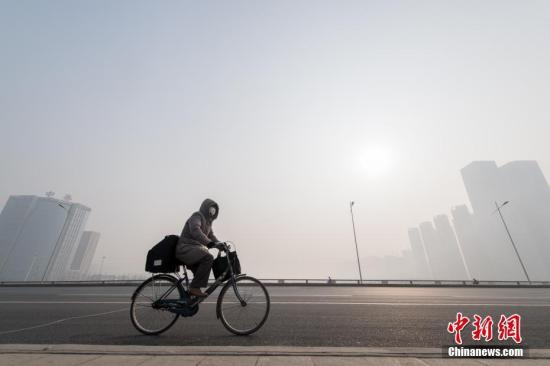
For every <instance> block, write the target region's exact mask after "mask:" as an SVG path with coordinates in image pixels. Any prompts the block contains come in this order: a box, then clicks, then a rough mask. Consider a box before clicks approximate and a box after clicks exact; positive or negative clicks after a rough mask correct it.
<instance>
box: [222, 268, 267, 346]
mask: <svg viewBox="0 0 550 366" xmlns="http://www.w3.org/2000/svg"><path fill="white" fill-rule="evenodd" d="M237 292H238V294H239V296H237ZM239 297H240V299H239ZM241 300H242V302H241ZM269 309H270V300H269V294H268V293H267V290H266V288H265V286H264V285H263V284H262V283H261V282H260V281H258V280H257V279H255V278H253V277H249V276H242V277H237V278H236V279H235V283H232V281H229V282H227V283H226V284H225V286H224V287H223V288H222V290H221V292H220V298H219V300H218V315H219V317H220V320H221V322H222V324H223V326H224V327H225V328H226V329H227V330H229V331H230V332H231V333H233V334H236V335H249V334H252V333H254V332H256V331H257V330H258V329H260V328H261V327H262V325H264V323H265V321H266V320H267V316H268V315H269Z"/></svg>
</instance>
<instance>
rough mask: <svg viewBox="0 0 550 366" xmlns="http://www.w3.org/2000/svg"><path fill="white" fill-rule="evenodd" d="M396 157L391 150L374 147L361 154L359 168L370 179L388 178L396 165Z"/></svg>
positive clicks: (386, 147)
mask: <svg viewBox="0 0 550 366" xmlns="http://www.w3.org/2000/svg"><path fill="white" fill-rule="evenodd" d="M394 161H395V156H394V153H393V151H392V149H391V148H389V147H388V146H384V145H372V146H369V147H367V148H365V149H364V150H363V151H362V152H361V153H360V154H359V168H360V169H361V171H362V172H363V174H366V175H367V177H368V178H382V177H385V176H387V175H388V174H389V173H390V172H391V170H392V167H393V165H394Z"/></svg>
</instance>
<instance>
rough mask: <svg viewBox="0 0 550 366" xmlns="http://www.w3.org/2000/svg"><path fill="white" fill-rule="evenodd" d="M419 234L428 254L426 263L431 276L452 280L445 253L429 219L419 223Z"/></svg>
mask: <svg viewBox="0 0 550 366" xmlns="http://www.w3.org/2000/svg"><path fill="white" fill-rule="evenodd" d="M420 235H421V236H422V242H423V243H424V246H425V248H426V254H427V255H428V263H429V264H430V268H431V269H432V273H433V277H434V279H437V280H454V279H456V278H453V276H452V273H451V272H449V270H448V266H447V260H448V258H446V253H445V250H444V247H443V246H442V245H441V242H440V240H439V237H438V234H437V232H436V230H435V228H434V226H433V224H432V222H430V221H426V222H422V223H421V224H420Z"/></svg>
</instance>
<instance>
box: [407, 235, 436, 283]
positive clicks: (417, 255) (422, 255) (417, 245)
mask: <svg viewBox="0 0 550 366" xmlns="http://www.w3.org/2000/svg"><path fill="white" fill-rule="evenodd" d="M409 242H410V244H411V250H412V258H413V262H414V268H415V273H416V276H417V277H418V278H420V279H432V278H433V275H432V270H431V268H430V266H429V264H428V259H427V257H426V251H425V250H424V243H422V237H421V236H420V231H419V230H418V228H410V229H409Z"/></svg>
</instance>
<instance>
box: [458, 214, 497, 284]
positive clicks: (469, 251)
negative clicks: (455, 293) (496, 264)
mask: <svg viewBox="0 0 550 366" xmlns="http://www.w3.org/2000/svg"><path fill="white" fill-rule="evenodd" d="M451 213H452V217H453V221H452V222H453V226H454V228H455V232H456V236H457V238H458V241H459V243H460V247H461V249H462V253H463V254H464V260H465V261H466V264H467V265H468V270H469V272H470V276H471V277H472V278H484V279H487V278H491V277H492V275H491V274H492V272H493V269H492V268H491V266H489V265H487V264H488V263H491V262H490V261H491V256H490V255H489V253H488V248H487V247H486V246H485V245H483V244H482V243H481V242H480V240H479V239H478V227H477V225H476V222H475V220H474V216H473V214H472V213H470V210H469V209H468V207H467V206H466V205H459V206H455V207H453V208H452V209H451Z"/></svg>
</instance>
